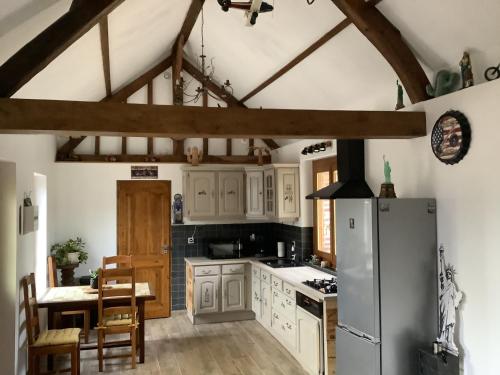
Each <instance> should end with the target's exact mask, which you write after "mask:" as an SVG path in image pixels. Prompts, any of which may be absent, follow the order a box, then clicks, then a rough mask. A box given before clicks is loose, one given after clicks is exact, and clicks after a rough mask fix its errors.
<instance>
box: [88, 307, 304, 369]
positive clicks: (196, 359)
mask: <svg viewBox="0 0 500 375" xmlns="http://www.w3.org/2000/svg"><path fill="white" fill-rule="evenodd" d="M125 350H126V348H123V349H113V350H112V351H111V354H117V353H119V352H120V351H125ZM97 366H98V363H97V353H96V352H95V351H84V352H82V359H81V372H82V374H85V375H87V374H89V375H90V374H92V375H94V374H97V373H98V367H97ZM104 372H105V373H108V374H137V375H142V374H148V375H149V374H169V375H198V374H200V375H201V374H203V375H210V374H231V375H233V374H234V375H241V374H245V375H246V374H252V375H254V374H255V375H262V374H268V375H292V374H300V375H302V374H306V373H305V372H304V370H302V367H301V366H300V364H299V363H298V362H297V361H296V360H295V359H294V358H293V357H292V356H291V355H290V354H289V353H288V351H287V350H286V349H285V348H284V347H283V346H281V344H280V343H279V342H278V341H277V340H276V339H275V338H274V337H273V336H271V334H269V333H268V332H267V331H266V330H265V329H264V328H263V327H262V326H261V325H260V324H259V323H257V322H256V321H254V320H252V321H244V322H234V323H219V324H209V325H197V326H193V325H192V324H191V322H190V321H189V320H188V318H187V316H186V313H185V312H175V313H174V314H173V316H172V317H171V318H169V319H156V320H148V321H146V362H145V363H144V364H138V365H137V369H136V370H132V369H131V368H130V360H129V359H122V358H120V359H109V360H106V361H105V367H104Z"/></svg>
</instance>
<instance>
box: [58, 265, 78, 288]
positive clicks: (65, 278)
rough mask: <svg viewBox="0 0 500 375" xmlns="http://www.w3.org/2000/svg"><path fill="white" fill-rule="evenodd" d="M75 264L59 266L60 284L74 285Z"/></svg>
mask: <svg viewBox="0 0 500 375" xmlns="http://www.w3.org/2000/svg"><path fill="white" fill-rule="evenodd" d="M76 266H77V264H68V265H66V266H61V267H59V268H60V269H61V286H73V285H75V268H76Z"/></svg>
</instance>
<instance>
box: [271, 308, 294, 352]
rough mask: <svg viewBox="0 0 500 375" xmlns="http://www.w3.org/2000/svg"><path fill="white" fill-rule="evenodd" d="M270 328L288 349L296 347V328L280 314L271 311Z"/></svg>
mask: <svg viewBox="0 0 500 375" xmlns="http://www.w3.org/2000/svg"><path fill="white" fill-rule="evenodd" d="M272 317H273V319H272V323H271V327H272V328H273V330H274V331H275V332H276V333H277V334H278V336H279V337H281V341H282V342H283V343H284V344H285V345H286V346H288V347H289V348H293V349H295V347H296V326H295V324H294V323H293V322H291V321H290V320H289V319H287V318H286V317H285V316H284V315H283V314H282V313H281V312H279V311H276V310H274V309H273V311H272Z"/></svg>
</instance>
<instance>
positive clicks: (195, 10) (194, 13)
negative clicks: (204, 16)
mask: <svg viewBox="0 0 500 375" xmlns="http://www.w3.org/2000/svg"><path fill="white" fill-rule="evenodd" d="M203 4H205V0H192V1H191V5H190V6H189V9H188V11H187V14H186V17H185V18H184V22H183V24H182V27H181V30H180V32H179V35H184V40H185V41H187V40H188V39H189V35H190V34H191V31H193V27H194V25H195V23H196V20H197V19H198V16H199V14H200V12H201V9H202V8H203Z"/></svg>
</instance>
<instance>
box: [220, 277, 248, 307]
mask: <svg viewBox="0 0 500 375" xmlns="http://www.w3.org/2000/svg"><path fill="white" fill-rule="evenodd" d="M241 310H245V276H244V275H222V312H227V311H241Z"/></svg>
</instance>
